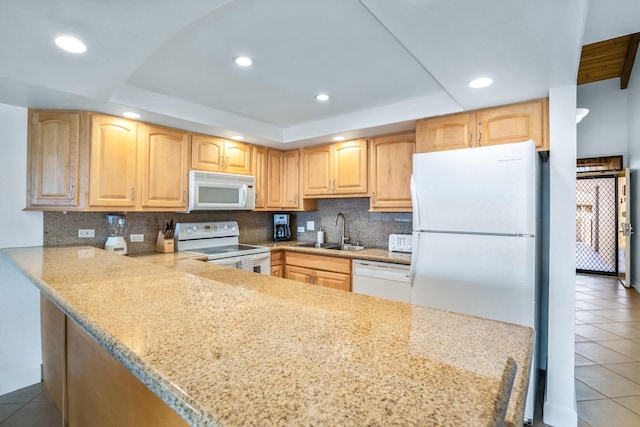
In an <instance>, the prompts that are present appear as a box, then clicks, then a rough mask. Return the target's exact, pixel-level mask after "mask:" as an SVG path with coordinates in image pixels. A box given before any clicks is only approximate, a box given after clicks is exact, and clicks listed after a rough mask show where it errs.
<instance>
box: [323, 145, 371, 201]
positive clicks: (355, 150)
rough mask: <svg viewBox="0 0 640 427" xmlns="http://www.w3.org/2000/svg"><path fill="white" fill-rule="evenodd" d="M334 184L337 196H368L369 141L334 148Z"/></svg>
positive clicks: (333, 188) (333, 187)
mask: <svg viewBox="0 0 640 427" xmlns="http://www.w3.org/2000/svg"><path fill="white" fill-rule="evenodd" d="M333 148H334V150H333V182H332V192H333V193H335V194H341V195H345V194H352V195H354V196H355V195H366V194H367V191H368V189H369V188H368V180H367V178H368V173H367V172H368V163H367V160H368V159H367V140H366V139H355V140H353V141H346V142H341V143H338V144H334V146H333Z"/></svg>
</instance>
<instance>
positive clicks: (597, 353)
mask: <svg viewBox="0 0 640 427" xmlns="http://www.w3.org/2000/svg"><path fill="white" fill-rule="evenodd" d="M575 352H576V353H579V354H580V355H581V356H584V357H586V358H587V359H590V360H593V361H594V362H596V363H623V362H633V361H634V359H632V358H631V357H629V356H625V355H624V354H621V353H618V352H617V351H615V350H612V349H610V348H608V347H605V346H603V345H601V344H599V343H597V342H593V341H589V342H577V343H576V344H575Z"/></svg>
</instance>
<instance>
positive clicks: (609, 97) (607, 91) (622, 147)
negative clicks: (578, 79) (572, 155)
mask: <svg viewBox="0 0 640 427" xmlns="http://www.w3.org/2000/svg"><path fill="white" fill-rule="evenodd" d="M578 107H587V108H589V114H588V115H587V116H586V117H585V118H584V119H582V121H581V122H580V123H578V158H583V157H597V156H608V155H618V154H622V155H623V156H624V161H625V164H628V159H627V157H628V156H627V140H628V137H627V91H626V90H620V80H619V79H609V80H603V81H599V82H595V83H589V84H584V85H580V87H579V89H578Z"/></svg>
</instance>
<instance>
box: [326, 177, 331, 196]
mask: <svg viewBox="0 0 640 427" xmlns="http://www.w3.org/2000/svg"><path fill="white" fill-rule="evenodd" d="M327 187H328V189H329V193H331V180H329V183H328V184H327Z"/></svg>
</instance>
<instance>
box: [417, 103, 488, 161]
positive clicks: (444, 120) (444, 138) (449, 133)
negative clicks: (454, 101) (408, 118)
mask: <svg viewBox="0 0 640 427" xmlns="http://www.w3.org/2000/svg"><path fill="white" fill-rule="evenodd" d="M475 121H476V120H475V113H464V114H453V115H450V116H444V117H436V118H433V119H422V120H418V121H417V122H416V139H417V147H416V149H417V152H418V153H425V152H429V151H443V150H455V149H458V148H468V147H472V146H474V145H475V143H474V141H475V135H474V132H475Z"/></svg>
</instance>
